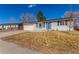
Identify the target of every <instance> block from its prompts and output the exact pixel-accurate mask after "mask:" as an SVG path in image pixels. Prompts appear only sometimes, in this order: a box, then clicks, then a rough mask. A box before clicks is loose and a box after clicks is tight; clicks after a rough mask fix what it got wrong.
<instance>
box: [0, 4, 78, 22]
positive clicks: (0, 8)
mask: <svg viewBox="0 0 79 59" xmlns="http://www.w3.org/2000/svg"><path fill="white" fill-rule="evenodd" d="M69 8H70V5H69V4H35V5H32V4H7V5H6V4H2V5H1V4H0V23H10V22H19V18H20V15H21V14H23V13H26V14H33V15H34V16H35V17H36V16H37V13H38V11H39V10H41V11H42V12H43V14H44V15H45V16H46V18H47V19H52V18H60V17H61V16H63V15H64V12H66V11H69V10H70V9H69ZM72 9H73V11H79V5H77V4H74V5H73V4H72ZM13 17H15V18H16V21H13V20H10V19H11V18H13Z"/></svg>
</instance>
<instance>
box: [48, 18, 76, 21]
mask: <svg viewBox="0 0 79 59" xmlns="http://www.w3.org/2000/svg"><path fill="white" fill-rule="evenodd" d="M73 19H74V18H59V19H49V20H47V21H49V22H52V21H66V20H73ZM74 20H75V19H74Z"/></svg>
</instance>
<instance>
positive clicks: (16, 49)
mask: <svg viewBox="0 0 79 59" xmlns="http://www.w3.org/2000/svg"><path fill="white" fill-rule="evenodd" d="M22 32H24V31H10V32H0V38H2V37H6V36H9V35H13V34H18V33H22ZM0 54H39V52H37V51H33V50H30V49H28V48H23V47H21V46H19V45H16V44H14V43H10V42H6V41H3V40H1V39H0Z"/></svg>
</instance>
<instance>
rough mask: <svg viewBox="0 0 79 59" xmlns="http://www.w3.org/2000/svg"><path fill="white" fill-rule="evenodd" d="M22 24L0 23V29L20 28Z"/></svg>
mask: <svg viewBox="0 0 79 59" xmlns="http://www.w3.org/2000/svg"><path fill="white" fill-rule="evenodd" d="M21 29H23V25H22V24H21V23H7V24H0V30H21Z"/></svg>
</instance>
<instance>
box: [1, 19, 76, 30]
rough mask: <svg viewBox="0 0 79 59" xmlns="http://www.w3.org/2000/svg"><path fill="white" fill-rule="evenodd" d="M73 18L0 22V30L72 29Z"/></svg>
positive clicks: (73, 28) (73, 24)
mask: <svg viewBox="0 0 79 59" xmlns="http://www.w3.org/2000/svg"><path fill="white" fill-rule="evenodd" d="M75 22H76V19H75V18H59V19H49V20H46V21H43V22H36V21H34V22H26V23H8V24H0V30H26V31H47V30H57V31H74V30H76V29H75Z"/></svg>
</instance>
